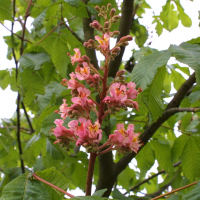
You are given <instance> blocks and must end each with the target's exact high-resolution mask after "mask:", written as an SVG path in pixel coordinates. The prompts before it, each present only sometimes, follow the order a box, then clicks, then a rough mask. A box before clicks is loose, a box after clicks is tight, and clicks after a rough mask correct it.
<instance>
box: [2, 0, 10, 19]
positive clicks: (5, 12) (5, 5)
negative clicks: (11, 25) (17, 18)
mask: <svg viewBox="0 0 200 200" xmlns="http://www.w3.org/2000/svg"><path fill="white" fill-rule="evenodd" d="M4 20H10V21H13V19H12V1H11V0H1V1H0V21H4Z"/></svg>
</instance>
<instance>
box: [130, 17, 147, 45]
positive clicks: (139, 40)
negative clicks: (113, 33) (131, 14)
mask: <svg viewBox="0 0 200 200" xmlns="http://www.w3.org/2000/svg"><path fill="white" fill-rule="evenodd" d="M131 32H132V33H133V34H134V35H135V42H136V44H137V45H138V46H139V47H142V46H143V45H144V43H145V42H146V40H147V38H148V31H147V29H146V28H145V26H143V25H140V24H139V21H138V20H134V22H133V25H132V28H131Z"/></svg>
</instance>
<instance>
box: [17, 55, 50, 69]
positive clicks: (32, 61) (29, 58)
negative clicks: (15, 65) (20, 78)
mask: <svg viewBox="0 0 200 200" xmlns="http://www.w3.org/2000/svg"><path fill="white" fill-rule="evenodd" d="M49 61H50V56H49V55H48V54H47V53H25V54H23V56H21V57H20V59H19V62H20V64H21V65H22V66H23V67H25V68H33V67H34V69H35V70H39V69H40V66H41V65H42V64H43V63H44V62H49Z"/></svg>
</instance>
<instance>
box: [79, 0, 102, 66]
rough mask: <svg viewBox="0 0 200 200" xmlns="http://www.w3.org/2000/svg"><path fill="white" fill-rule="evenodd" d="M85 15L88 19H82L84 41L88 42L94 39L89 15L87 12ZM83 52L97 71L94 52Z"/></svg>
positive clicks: (90, 50) (92, 50) (85, 0)
mask: <svg viewBox="0 0 200 200" xmlns="http://www.w3.org/2000/svg"><path fill="white" fill-rule="evenodd" d="M81 1H82V2H83V3H85V4H87V3H88V1H89V0H81ZM86 9H87V8H86ZM87 13H88V16H89V18H83V20H82V21H83V32H84V40H85V41H88V40H89V39H94V29H93V28H91V27H90V26H89V24H90V23H91V22H92V20H91V15H90V13H89V11H88V10H87ZM85 51H86V55H87V56H88V57H89V58H90V61H91V63H92V64H93V65H94V67H95V68H96V69H99V66H98V60H97V57H96V52H95V50H94V49H88V48H85Z"/></svg>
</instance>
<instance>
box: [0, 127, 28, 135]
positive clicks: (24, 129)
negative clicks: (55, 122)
mask: <svg viewBox="0 0 200 200" xmlns="http://www.w3.org/2000/svg"><path fill="white" fill-rule="evenodd" d="M9 128H10V129H17V126H3V127H0V129H9ZM20 130H21V131H26V132H24V133H27V134H29V135H31V134H32V132H31V130H30V129H28V128H25V127H20Z"/></svg>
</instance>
